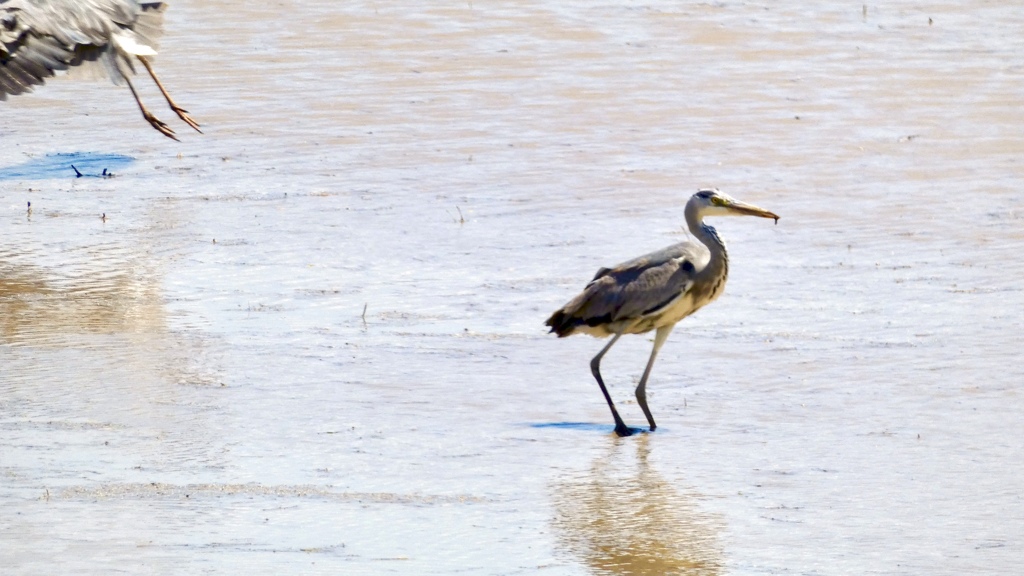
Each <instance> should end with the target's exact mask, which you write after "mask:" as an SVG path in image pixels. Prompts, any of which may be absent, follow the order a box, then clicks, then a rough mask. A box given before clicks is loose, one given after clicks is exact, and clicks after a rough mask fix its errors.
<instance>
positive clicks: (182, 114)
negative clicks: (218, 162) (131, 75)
mask: <svg viewBox="0 0 1024 576" xmlns="http://www.w3.org/2000/svg"><path fill="white" fill-rule="evenodd" d="M136 58H138V59H139V62H142V65H143V66H145V67H146V71H147V72H149V75H150V77H152V78H153V82H156V87H157V88H159V89H160V92H161V93H162V94H163V95H164V98H165V99H166V100H167V105H168V106H170V107H171V110H174V113H175V114H177V115H178V118H181V119H182V120H184V121H185V123H186V124H188V125H189V126H191V127H192V129H194V130H195V131H196V132H199V133H200V134H202V133H203V131H202V130H200V129H199V123H198V122H196V121H195V120H193V119H192V117H191V116H189V115H188V110H185V109H184V108H182V107H181V106H178V105H177V104H175V103H174V100H172V99H171V95H170V94H168V93H167V89H165V88H164V85H163V84H162V83H161V82H160V79H159V78H157V77H156V72H154V71H153V66H152V65H150V63H149V60H148V59H146V57H145V56H136Z"/></svg>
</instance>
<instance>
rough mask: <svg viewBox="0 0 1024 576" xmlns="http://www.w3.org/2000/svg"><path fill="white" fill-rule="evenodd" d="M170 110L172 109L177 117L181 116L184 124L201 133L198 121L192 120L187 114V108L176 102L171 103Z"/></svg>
mask: <svg viewBox="0 0 1024 576" xmlns="http://www.w3.org/2000/svg"><path fill="white" fill-rule="evenodd" d="M171 110H174V113H175V114H177V115H178V118H181V119H182V121H184V122H185V124H188V125H189V126H191V127H192V129H193V130H195V131H196V132H199V133H200V134H202V133H203V131H202V130H200V129H199V123H198V122H196V121H195V120H193V119H192V117H191V116H189V115H188V110H185V109H184V108H182V107H181V106H178V105H177V104H171Z"/></svg>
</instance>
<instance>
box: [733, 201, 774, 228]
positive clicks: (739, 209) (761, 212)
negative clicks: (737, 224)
mask: <svg viewBox="0 0 1024 576" xmlns="http://www.w3.org/2000/svg"><path fill="white" fill-rule="evenodd" d="M729 209H730V210H732V211H733V212H735V213H736V214H739V215H743V216H760V217H761V218H774V219H775V223H776V224H778V223H779V215H778V214H776V213H774V212H769V211H767V210H765V209H764V208H759V207H757V206H754V205H753V204H747V203H746V202H740V201H739V200H733V201H732V202H730V203H729Z"/></svg>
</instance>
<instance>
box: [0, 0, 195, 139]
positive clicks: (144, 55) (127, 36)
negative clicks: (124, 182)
mask: <svg viewBox="0 0 1024 576" xmlns="http://www.w3.org/2000/svg"><path fill="white" fill-rule="evenodd" d="M166 7H167V4H166V3H164V2H140V1H138V0H0V100H6V99H7V95H8V94H10V95H17V94H22V93H24V92H29V91H31V90H32V87H33V86H37V85H41V84H43V83H44V82H45V81H46V79H47V78H49V77H50V76H53V75H54V73H55V72H56V71H58V70H67V69H69V68H72V67H76V66H82V65H100V66H102V67H103V68H105V69H106V73H107V74H108V75H109V76H110V78H111V80H113V81H114V83H115V84H120V83H121V81H122V80H123V81H124V82H125V83H127V84H128V88H129V90H131V92H132V96H134V97H135V102H136V103H137V104H138V105H139V110H140V111H142V117H143V118H145V119H146V121H147V122H149V124H150V125H151V126H152V127H153V128H156V129H157V131H159V132H160V133H161V134H163V135H164V136H167V137H169V138H173V139H175V140H177V139H178V138H177V137H176V136H175V134H174V130H172V129H171V128H170V127H169V126H167V124H164V123H163V122H161V121H160V120H159V119H158V118H157V117H156V116H154V115H153V114H152V113H151V112H150V111H149V110H147V109H146V107H145V106H144V105H143V104H142V100H141V99H139V94H138V92H136V91H135V86H134V85H133V84H132V81H131V78H130V77H131V76H132V75H134V74H135V60H138V61H139V62H140V63H141V64H142V66H143V67H144V68H145V69H146V71H147V72H149V75H150V77H152V78H153V81H154V82H155V83H156V86H157V88H159V89H160V92H161V93H162V94H163V95H164V98H165V99H166V100H167V104H168V105H169V106H170V107H171V110H173V111H174V113H175V114H177V115H178V117H179V118H181V119H182V120H183V121H185V123H186V124H188V125H189V126H191V127H192V128H194V129H195V130H196V131H197V132H202V130H200V129H199V124H198V123H196V121H195V120H193V119H192V118H191V117H190V116H189V115H188V111H187V110H185V109H184V108H182V107H181V106H178V105H177V104H175V102H174V100H173V99H172V98H171V95H170V94H168V92H167V90H166V89H165V88H164V86H163V84H162V83H161V82H160V79H159V78H157V76H156V73H155V72H154V71H153V64H152V62H150V60H149V58H150V57H152V56H155V55H156V47H157V46H156V39H157V37H159V36H160V33H161V27H162V25H163V12H164V10H165V9H166Z"/></svg>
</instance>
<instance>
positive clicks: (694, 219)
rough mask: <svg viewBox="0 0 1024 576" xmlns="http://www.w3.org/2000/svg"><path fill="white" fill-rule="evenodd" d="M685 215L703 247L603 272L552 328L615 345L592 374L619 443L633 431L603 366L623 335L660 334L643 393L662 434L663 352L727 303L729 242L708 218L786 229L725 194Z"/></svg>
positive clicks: (693, 201)
mask: <svg viewBox="0 0 1024 576" xmlns="http://www.w3.org/2000/svg"><path fill="white" fill-rule="evenodd" d="M685 214H686V225H687V227H688V228H689V229H690V232H691V233H692V234H693V236H694V237H695V238H696V239H697V240H698V242H691V241H685V242H680V243H678V244H673V245H672V246H669V247H667V248H663V249H661V250H658V251H656V252H651V253H650V254H646V255H644V256H640V257H639V258H634V259H633V260H629V261H628V262H623V263H622V264H619V265H618V266H615V267H614V268H601V269H600V270H598V271H597V274H596V275H595V276H594V279H593V280H591V281H590V283H589V284H587V286H586V288H584V289H583V292H581V293H580V294H579V295H577V296H576V297H575V298H573V299H572V300H570V301H569V303H568V304H566V305H565V306H563V307H561V308H560V309H559V310H558V311H556V312H555V313H554V314H552V315H551V317H550V318H548V320H547V323H546V324H547V325H548V326H550V327H551V332H554V333H556V334H558V337H559V338H563V337H565V336H570V335H572V334H576V333H583V334H590V335H591V336H596V337H599V338H605V337H608V336H611V337H612V339H611V341H610V342H608V344H607V345H605V347H604V348H602V349H601V351H600V352H598V353H597V356H594V358H593V360H591V361H590V370H591V372H592V373H593V374H594V378H595V379H596V380H597V384H598V385H599V386H600V387H601V392H602V393H603V394H604V399H605V400H606V401H607V402H608V407H609V408H611V411H612V417H613V418H614V419H615V433H616V434H618V435H619V436H629V435H630V434H632V430H631V429H630V428H628V427H627V426H626V425H625V423H623V421H622V418H621V417H620V416H619V413H618V411H617V410H616V409H615V403H614V402H612V397H611V396H610V395H609V394H608V389H607V388H606V387H605V385H604V380H602V379H601V369H600V368H601V358H603V357H604V355H605V354H606V353H607V352H608V350H609V349H610V348H611V347H612V345H614V344H615V342H617V341H618V339H619V338H620V337H621V336H622V335H623V334H643V333H645V332H650V331H651V330H656V332H655V334H654V349H653V350H652V351H651V356H650V359H649V360H648V361H647V367H646V368H645V369H644V373H643V376H641V377H640V383H639V384H638V385H637V387H636V400H637V402H638V403H639V404H640V408H641V409H643V411H644V416H646V417H647V422H648V423H649V424H650V426H651V431H654V429H655V428H657V425H656V424H655V423H654V417H653V416H652V415H651V410H650V409H649V408H648V407H647V378H648V377H649V376H650V375H651V367H653V366H654V359H655V358H656V357H657V356H658V350H660V349H661V346H662V345H663V344H664V343H665V340H666V339H667V338H668V335H669V334H670V333H671V332H672V328H674V327H675V325H676V323H678V322H679V321H680V320H682V319H683V318H686V317H687V316H689V315H690V314H693V313H694V312H696V311H697V310H699V309H701V308H702V307H704V306H706V305H707V304H710V303H711V302H713V301H715V300H716V299H717V298H718V297H719V296H721V295H722V290H723V289H724V288H725V281H726V279H727V278H728V276H729V256H728V254H727V253H726V250H725V242H723V241H722V238H721V237H720V236H719V235H718V232H716V231H715V229H714V228H712V227H711V226H709V225H708V224H705V223H704V218H705V217H706V216H743V215H746V216H760V217H762V218H774V219H775V221H776V222H778V221H779V217H778V216H777V215H775V214H774V213H772V212H769V211H767V210H765V209H763V208H758V207H757V206H754V205H752V204H747V203H744V202H740V201H739V200H736V199H734V198H732V197H730V196H728V195H727V194H723V193H722V192H720V191H719V190H718V189H717V188H715V189H704V190H700V191H698V192H697V193H696V194H694V195H693V196H692V197H691V198H690V200H689V201H688V202H687V203H686V209H685Z"/></svg>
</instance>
